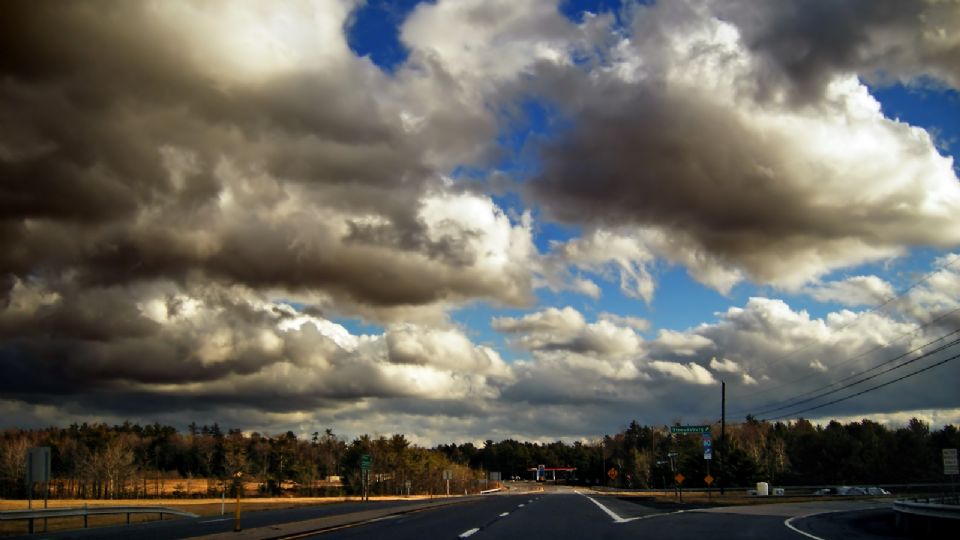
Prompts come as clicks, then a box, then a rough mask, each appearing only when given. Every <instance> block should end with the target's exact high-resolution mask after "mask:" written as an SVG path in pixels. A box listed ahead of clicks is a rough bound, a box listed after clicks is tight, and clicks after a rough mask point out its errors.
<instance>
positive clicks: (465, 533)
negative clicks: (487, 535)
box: [460, 528, 480, 538]
mask: <svg viewBox="0 0 960 540" xmlns="http://www.w3.org/2000/svg"><path fill="white" fill-rule="evenodd" d="M479 530H480V529H479V528H474V529H470V530H469V531H463V532H462V533H460V538H470V537H471V536H473V535H474V534H476V532H477V531H479Z"/></svg>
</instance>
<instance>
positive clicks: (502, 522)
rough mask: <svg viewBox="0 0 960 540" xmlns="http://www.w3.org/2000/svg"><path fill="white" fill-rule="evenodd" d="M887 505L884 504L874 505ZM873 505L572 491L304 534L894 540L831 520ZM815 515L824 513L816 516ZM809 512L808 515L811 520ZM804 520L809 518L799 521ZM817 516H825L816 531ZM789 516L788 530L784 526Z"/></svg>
mask: <svg viewBox="0 0 960 540" xmlns="http://www.w3.org/2000/svg"><path fill="white" fill-rule="evenodd" d="M879 505H883V506H889V503H886V504H884V503H879ZM877 506H878V503H876V502H873V501H835V502H827V503H822V502H814V503H802V504H790V505H764V506H756V507H730V508H712V509H698V508H692V507H686V508H681V509H678V508H675V507H673V508H671V507H669V505H668V507H666V508H665V507H664V505H657V504H650V503H649V502H647V501H643V500H642V499H641V500H640V501H639V502H637V499H631V500H626V499H619V498H616V497H611V496H600V495H596V494H592V493H588V492H582V493H581V492H579V491H575V490H572V489H558V490H556V491H554V492H548V493H543V494H533V495H519V496H518V495H503V496H497V497H489V498H486V499H484V500H481V501H478V502H475V503H472V504H469V505H463V506H456V507H451V508H445V509H439V510H433V511H430V512H422V513H416V514H410V515H404V516H397V517H394V518H388V519H382V520H378V521H376V522H373V523H369V524H366V525H362V526H357V527H351V528H345V529H341V530H337V531H329V532H325V533H321V534H315V535H311V536H305V537H304V538H315V539H322V540H347V539H350V540H364V539H375V538H390V539H391V540H413V539H422V538H431V539H433V538H437V539H458V538H469V539H470V540H483V539H490V538H523V539H541V538H542V539H550V540H554V539H580V538H596V539H627V538H630V539H636V538H657V539H658V540H660V539H664V540H672V539H678V540H679V539H682V540H700V539H709V540H724V539H763V540H781V539H783V540H797V539H808V540H809V539H810V538H811V537H809V536H806V535H804V534H801V533H800V532H797V530H800V531H804V532H807V533H808V534H809V532H808V531H807V528H808V527H809V526H811V525H812V526H815V527H817V528H819V529H824V530H827V531H829V533H830V534H829V535H828V536H815V535H814V537H815V538H823V539H824V540H827V539H833V538H862V539H866V538H888V539H889V538H895V536H871V533H870V532H869V531H868V532H866V533H861V532H858V533H857V535H856V536H853V535H851V534H848V533H850V532H852V531H853V530H854V529H852V528H851V527H856V526H859V525H860V524H861V523H860V522H859V521H856V520H849V521H843V520H838V519H835V516H840V515H845V514H847V513H848V512H847V511H854V512H859V511H862V510H861V509H863V508H876V507H877ZM820 512H826V513H823V514H820ZM811 514H812V515H811ZM804 516H809V517H804ZM823 516H832V517H831V518H830V522H829V523H828V524H827V525H826V526H821V524H820V519H821V518H822V517H823ZM791 518H794V519H793V520H792V522H791V526H792V527H793V528H791V527H790V526H788V525H787V524H786V521H787V520H789V519H791Z"/></svg>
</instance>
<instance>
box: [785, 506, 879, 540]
mask: <svg viewBox="0 0 960 540" xmlns="http://www.w3.org/2000/svg"><path fill="white" fill-rule="evenodd" d="M879 508H887V505H885V504H884V505H878V506H868V507H867V508H856V509H853V510H849V509H845V510H825V511H823V512H813V513H811V514H804V515H802V516H793V517H792V518H788V519H787V520H786V521H784V522H783V524H784V525H786V526H787V528H788V529H790V530H792V531H795V532H798V533H800V534H802V535H804V536H806V537H807V538H812V539H813V540H826V539H825V538H820V537H819V536H814V535H812V534H810V533H808V532H803V531H801V530H800V529H798V528H796V527H794V526H793V523H792V522H793V520H795V519H806V518H809V517H813V516H822V515H823V514H842V513H844V512H865V511H868V510H877V509H879Z"/></svg>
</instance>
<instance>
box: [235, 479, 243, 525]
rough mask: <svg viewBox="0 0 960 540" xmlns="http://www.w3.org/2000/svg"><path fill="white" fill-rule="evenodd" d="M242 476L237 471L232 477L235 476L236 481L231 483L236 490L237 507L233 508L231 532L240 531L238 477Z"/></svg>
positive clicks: (239, 485) (239, 484)
mask: <svg viewBox="0 0 960 540" xmlns="http://www.w3.org/2000/svg"><path fill="white" fill-rule="evenodd" d="M242 476H243V473H241V472H240V471H237V472H236V473H234V475H233V477H234V478H236V481H234V483H233V485H234V488H235V489H236V490H237V507H236V508H235V509H234V514H233V532H240V487H241V483H240V478H241V477H242Z"/></svg>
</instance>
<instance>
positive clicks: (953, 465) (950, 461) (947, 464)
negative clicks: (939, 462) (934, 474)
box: [943, 448, 960, 474]
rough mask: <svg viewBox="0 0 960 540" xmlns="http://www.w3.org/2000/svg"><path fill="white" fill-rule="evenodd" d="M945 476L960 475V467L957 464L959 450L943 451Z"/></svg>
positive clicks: (949, 449) (946, 449) (948, 449)
mask: <svg viewBox="0 0 960 540" xmlns="http://www.w3.org/2000/svg"><path fill="white" fill-rule="evenodd" d="M943 474H960V466H958V464H957V449H956V448H944V449H943Z"/></svg>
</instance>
